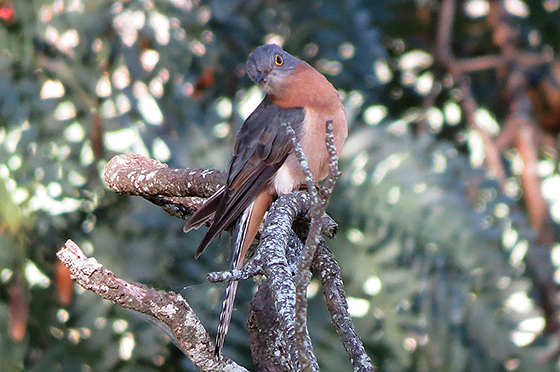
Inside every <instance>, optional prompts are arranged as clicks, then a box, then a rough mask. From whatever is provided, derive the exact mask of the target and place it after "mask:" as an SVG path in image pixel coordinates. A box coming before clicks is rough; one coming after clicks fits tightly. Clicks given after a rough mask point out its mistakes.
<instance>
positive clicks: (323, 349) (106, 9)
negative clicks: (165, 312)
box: [0, 0, 560, 371]
mask: <svg viewBox="0 0 560 372" xmlns="http://www.w3.org/2000/svg"><path fill="white" fill-rule="evenodd" d="M558 8H559V4H558V2H557V1H554V0H543V1H533V2H528V1H527V2H523V1H521V0H518V1H511V0H510V1H503V2H502V1H484V0H468V1H467V0H465V1H457V2H456V3H455V2H454V1H451V0H444V1H431V0H428V1H412V0H410V1H408V0H403V1H375V2H370V1H362V2H360V1H346V2H341V1H337V0H324V1H322V2H318V1H310V0H309V1H307V0H304V1H229V0H215V1H211V2H204V1H192V0H191V1H189V0H169V1H163V0H158V1H150V0H146V1H129V2H113V1H104V0H99V1H97V2H89V1H80V0H67V1H63V0H55V1H52V0H51V1H39V0H37V1H30V0H28V1H14V2H12V1H5V0H0V46H1V49H0V123H1V128H0V240H1V242H2V243H1V244H0V252H1V254H0V327H2V329H6V330H7V332H3V331H1V332H0V360H1V361H2V362H1V365H0V369H1V370H6V371H15V370H22V369H25V370H29V371H51V370H52V371H76V370H82V371H90V370H91V371H108V370H112V371H127V370H133V371H157V370H166V371H185V370H187V371H188V370H193V366H192V365H191V364H190V362H189V361H188V359H187V358H186V357H185V356H184V355H182V353H180V352H179V351H178V350H177V349H176V348H175V347H174V345H172V344H170V343H169V337H168V336H167V335H166V334H165V332H164V331H162V330H161V329H159V328H158V327H157V326H154V324H153V323H150V322H146V321H145V319H144V318H140V317H138V316H137V315H135V314H133V313H130V312H126V311H124V310H122V309H119V308H117V307H115V306H112V305H110V304H109V303H107V302H104V301H102V300H100V299H99V298H98V297H96V296H95V295H92V294H91V293H87V292H83V291H82V290H80V289H79V288H77V287H74V285H73V284H72V282H70V281H69V280H68V275H67V273H65V272H64V268H63V266H62V265H60V264H59V263H58V261H57V260H56V258H55V252H56V250H57V249H58V248H59V247H60V246H61V245H62V244H63V243H64V241H66V239H68V238H72V239H73V240H75V241H76V242H78V243H79V244H80V246H81V247H82V248H84V249H85V250H86V253H87V254H92V255H95V256H96V257H97V258H98V259H99V260H100V261H101V262H104V263H107V262H110V263H111V265H110V269H111V270H113V271H114V272H115V273H116V274H117V275H118V276H120V277H124V278H127V279H130V280H134V281H139V282H143V283H146V284H149V285H152V286H154V287H156V288H163V289H166V290H173V291H175V292H180V293H181V294H182V295H183V296H184V297H186V298H188V299H189V302H190V303H191V305H192V306H193V308H194V310H195V311H196V313H197V314H198V315H199V316H200V318H201V320H202V322H203V323H204V324H205V325H207V328H209V329H215V325H216V322H217V318H218V313H219V309H220V302H221V296H222V290H223V287H221V286H220V285H216V284H209V283H208V282H207V281H206V279H205V275H206V273H207V272H209V271H217V270H223V269H225V268H227V263H226V262H225V261H226V259H227V257H228V256H229V253H228V252H227V249H224V245H225V244H224V243H222V244H221V246H220V245H219V244H214V245H213V246H212V247H210V249H209V251H208V253H206V254H204V255H203V256H202V257H201V258H200V259H199V260H198V261H195V260H193V255H194V250H195V249H196V246H197V242H198V241H199V240H200V239H201V237H202V232H198V233H196V232H195V233H190V234H188V235H184V234H183V233H182V222H181V221H179V220H177V219H174V218H171V217H169V216H168V215H167V214H165V213H164V212H163V211H161V210H160V209H159V208H158V207H155V206H153V205H151V204H149V203H146V202H145V201H143V200H137V198H125V197H122V196H118V195H114V194H113V193H112V192H110V191H108V190H107V189H106V188H105V187H104V186H103V184H102V181H101V173H102V170H103V167H104V165H105V164H106V163H107V161H108V160H109V159H110V158H111V157H112V156H113V155H115V154H119V153H125V152H135V153H139V154H143V155H146V156H149V157H152V158H155V159H157V160H160V161H163V162H166V163H168V164H169V165H170V166H172V167H187V166H189V167H207V168H218V169H225V168H226V165H227V164H226V163H227V161H228V159H229V155H230V151H231V148H232V144H233V138H234V134H235V132H236V131H237V129H238V128H239V126H240V124H241V122H242V121H243V119H244V117H246V116H247V115H248V114H249V113H250V112H251V110H252V109H253V107H254V106H255V105H256V104H257V103H258V102H259V100H260V94H261V93H260V92H259V91H258V89H255V88H254V87H251V84H250V82H249V81H248V79H247V78H246V77H245V76H244V71H243V66H244V62H245V59H246V57H247V55H248V54H249V53H250V52H251V51H252V50H253V49H254V48H255V47H256V46H258V45H260V44H263V43H264V42H271V41H277V42H283V43H284V47H285V49H286V50H288V51H289V52H290V53H292V54H294V55H298V56H299V57H301V58H302V59H305V60H307V61H309V62H310V63H311V64H313V65H314V66H315V67H316V68H318V69H319V70H320V71H321V72H323V73H325V74H326V75H327V76H328V77H329V79H330V80H331V81H332V82H333V84H334V85H335V86H336V87H337V88H339V89H340V90H341V91H342V94H343V97H344V103H345V106H346V109H347V114H348V118H349V123H350V125H351V128H350V130H351V133H350V136H349V139H348V141H347V144H346V148H345V152H344V154H343V156H342V159H341V163H340V168H341V170H342V172H343V173H342V176H341V178H340V180H339V183H338V186H337V188H336V189H335V193H334V195H333V198H332V200H331V204H330V206H329V213H330V214H331V215H332V216H333V217H334V218H335V220H337V221H338V222H339V224H340V229H339V234H338V237H337V238H336V239H335V240H333V241H332V242H329V246H330V247H331V248H332V249H333V253H334V256H335V258H336V259H337V260H338V261H339V262H340V263H341V266H342V272H343V275H344V279H345V284H346V288H347V293H348V294H349V296H350V297H349V305H350V311H351V314H352V315H353V316H354V322H355V324H356V326H357V329H358V331H359V333H360V336H361V337H362V339H363V341H364V343H365V345H366V348H367V351H368V353H369V355H370V356H371V357H372V359H373V360H374V364H376V365H377V366H378V367H379V369H380V370H382V371H393V370H399V371H400V370H404V369H407V370H414V371H416V370H417V371H424V370H429V371H438V370H441V371H444V370H453V371H469V370H473V371H486V370H487V371H496V370H516V371H539V370H549V369H551V368H555V366H556V365H557V358H558V355H557V350H558V348H557V346H555V345H556V344H555V342H554V341H555V340H557V334H558V312H557V304H556V301H555V299H556V295H557V293H556V290H557V288H556V282H555V278H556V277H557V275H555V274H556V272H557V269H558V268H557V265H558V263H559V262H560V260H559V259H558V254H559V252H560V251H559V250H558V245H557V244H556V241H557V240H558V239H557V237H556V236H557V235H556V232H557V222H558V221H559V220H560V212H559V211H560V209H559V206H560V204H559V203H560V196H559V190H560V187H559V180H560V176H559V174H558V172H559V171H558V169H559V168H558V161H557V156H556V148H557V133H558V118H559V117H560V116H559V115H557V114H556V113H557V110H558V107H560V106H559V105H558V97H560V96H559V93H558V92H559V91H560V90H559V88H560V83H559V81H560V76H559V75H558V71H559V70H558V64H557V62H556V61H555V57H556V54H557V49H558V35H560V33H559V32H558V31H559V30H558V27H559V23H558ZM240 287H241V290H240V293H239V295H238V300H237V311H236V312H235V313H234V318H233V322H232V323H233V324H232V327H231V329H230V333H229V335H228V340H227V342H226V350H225V353H226V354H227V355H228V356H230V357H232V358H233V359H235V360H236V361H238V362H239V363H241V364H243V365H245V366H247V367H250V366H251V358H250V355H249V352H248V340H247V336H246V331H245V330H244V324H245V320H246V318H247V311H248V308H249V305H248V303H249V299H250V298H251V291H252V290H253V288H254V287H255V284H254V283H251V282H249V281H247V282H244V283H242V284H241V285H240ZM317 288H318V285H317V282H316V281H313V282H312V285H311V287H310V290H309V297H310V299H309V303H310V309H309V312H310V314H312V316H311V317H310V318H311V320H310V332H311V336H312V339H314V340H315V349H316V352H317V356H318V359H319V363H320V365H321V368H322V370H324V371H343V370H350V366H349V364H348V362H347V356H346V354H345V352H344V350H343V348H342V346H341V344H340V341H339V340H338V337H337V335H336V333H335V332H334V330H333V329H332V328H331V327H330V325H329V317H328V313H327V310H326V308H325V306H324V302H323V300H322V298H321V296H318V295H317V293H316V289H317Z"/></svg>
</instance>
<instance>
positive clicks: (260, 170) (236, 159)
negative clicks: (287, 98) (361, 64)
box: [189, 96, 305, 257]
mask: <svg viewBox="0 0 560 372" xmlns="http://www.w3.org/2000/svg"><path fill="white" fill-rule="evenodd" d="M304 120H305V111H304V109H303V108H302V107H296V108H281V107H278V106H275V105H274V104H272V102H271V100H270V98H269V97H268V96H267V97H265V99H264V100H263V101H262V102H261V104H260V105H259V106H258V107H257V108H256V109H255V111H253V113H252V114H251V115H250V116H249V117H248V118H247V120H245V122H244V123H243V125H242V127H241V130H240V131H239V134H238V136H237V140H236V143H235V147H234V151H233V156H232V159H231V162H230V165H229V170H228V177H227V182H226V186H225V188H224V189H223V190H220V191H222V194H221V196H220V197H217V198H214V200H213V204H214V205H213V208H214V207H215V212H212V213H213V214H214V221H213V223H212V226H210V228H209V229H208V232H207V233H206V235H205V236H204V238H203V239H202V242H201V243H200V246H199V247H198V250H197V254H196V256H197V257H198V256H199V255H200V254H201V253H202V252H203V251H204V249H205V248H206V247H207V246H208V244H210V242H211V241H212V240H213V239H214V238H215V237H216V236H218V235H219V234H220V233H221V232H222V231H223V230H225V229H227V228H228V227H229V226H230V225H231V224H232V223H233V222H234V221H235V220H236V219H237V218H238V217H239V216H240V215H241V213H243V211H244V210H245V209H246V208H247V207H248V206H249V205H250V204H251V202H252V201H253V200H255V198H256V197H257V196H258V195H259V194H260V193H261V192H262V191H263V190H264V189H266V188H267V187H268V186H269V185H270V184H271V182H272V180H273V178H274V175H275V173H276V171H277V170H278V169H279V168H280V167H281V166H282V164H283V163H284V161H285V160H286V158H287V157H288V155H289V154H290V153H291V152H292V143H291V139H290V136H289V135H288V134H287V133H286V129H285V128H284V127H283V126H282V123H289V124H290V125H291V126H292V128H294V131H295V132H296V136H300V135H301V133H302V131H303V123H304ZM217 201H219V202H217ZM213 208H212V209H213ZM204 209H205V208H204V206H203V207H202V208H201V210H204ZM209 212H210V211H209V208H207V209H206V211H205V212H204V213H206V214H208V213H209ZM197 215H198V212H197V213H195V214H194V215H193V216H192V217H191V220H197V219H200V217H201V216H197ZM189 222H190V221H189Z"/></svg>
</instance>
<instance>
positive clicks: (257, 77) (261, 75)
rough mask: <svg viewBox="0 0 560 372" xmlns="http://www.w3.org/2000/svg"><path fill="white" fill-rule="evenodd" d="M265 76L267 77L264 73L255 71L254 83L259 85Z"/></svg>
mask: <svg viewBox="0 0 560 372" xmlns="http://www.w3.org/2000/svg"><path fill="white" fill-rule="evenodd" d="M266 75H268V74H267V73H266V72H263V71H257V74H256V75H255V82H256V83H260V82H261V81H262V80H263V79H264V78H265V77H266Z"/></svg>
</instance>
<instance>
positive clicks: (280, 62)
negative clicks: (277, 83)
mask: <svg viewBox="0 0 560 372" xmlns="http://www.w3.org/2000/svg"><path fill="white" fill-rule="evenodd" d="M274 63H275V64H276V66H282V65H283V64H284V59H283V58H282V56H281V55H280V54H277V55H276V57H274Z"/></svg>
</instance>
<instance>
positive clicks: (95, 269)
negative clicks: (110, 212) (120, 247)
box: [57, 240, 247, 372]
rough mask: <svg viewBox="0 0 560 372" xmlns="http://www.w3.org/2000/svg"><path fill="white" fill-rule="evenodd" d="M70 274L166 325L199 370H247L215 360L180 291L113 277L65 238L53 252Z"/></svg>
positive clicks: (211, 371)
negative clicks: (58, 248) (56, 250)
mask: <svg viewBox="0 0 560 372" xmlns="http://www.w3.org/2000/svg"><path fill="white" fill-rule="evenodd" d="M57 256H58V258H59V259H60V260H61V261H62V262H63V263H64V264H65V265H66V267H68V269H69V270H70V274H71V277H72V278H73V279H74V280H76V282H78V284H80V285H81V286H82V287H84V288H85V289H87V290H89V291H92V292H93V293H96V294H98V295H99V296H101V297H102V298H104V299H106V300H108V301H111V302H112V303H114V304H116V305H119V306H121V307H123V308H125V309H130V310H134V311H138V312H140V313H143V314H146V315H150V316H152V317H154V318H156V319H158V320H160V321H162V322H163V323H164V324H165V325H167V326H168V327H169V328H170V329H171V331H172V333H173V335H174V337H175V339H176V341H177V345H178V346H179V348H180V349H181V351H182V352H183V353H184V354H185V355H186V356H188V357H189V358H190V359H191V361H192V362H193V364H194V365H195V366H197V367H198V368H200V369H201V370H202V371H208V372H219V371H226V370H227V371H232V372H234V371H239V372H246V371H247V370H246V369H245V368H243V367H241V366H239V365H238V364H236V363H235V362H233V361H232V360H230V359H218V358H217V357H216V356H215V355H214V345H213V342H212V340H211V338H210V335H208V332H206V329H205V328H204V326H203V325H202V323H201V322H200V320H199V319H198V317H197V316H196V314H195V313H194V311H193V309H192V308H191V307H190V306H189V304H188V303H187V302H186V301H185V300H184V299H183V297H182V296H181V295H180V294H177V293H173V292H170V293H166V292H163V291H156V290H155V289H153V288H148V287H146V286H145V285H143V284H137V283H130V282H127V281H125V280H123V279H120V278H117V277H116V276H115V274H113V273H112V272H111V271H109V270H107V269H105V268H104V267H103V265H101V264H100V263H98V262H97V260H96V259H95V258H88V257H86V255H85V254H84V253H83V252H82V250H81V249H80V247H78V245H76V243H74V242H73V241H72V240H68V241H67V242H66V243H65V244H64V246H63V247H62V248H61V249H60V250H59V251H58V253H57Z"/></svg>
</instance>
